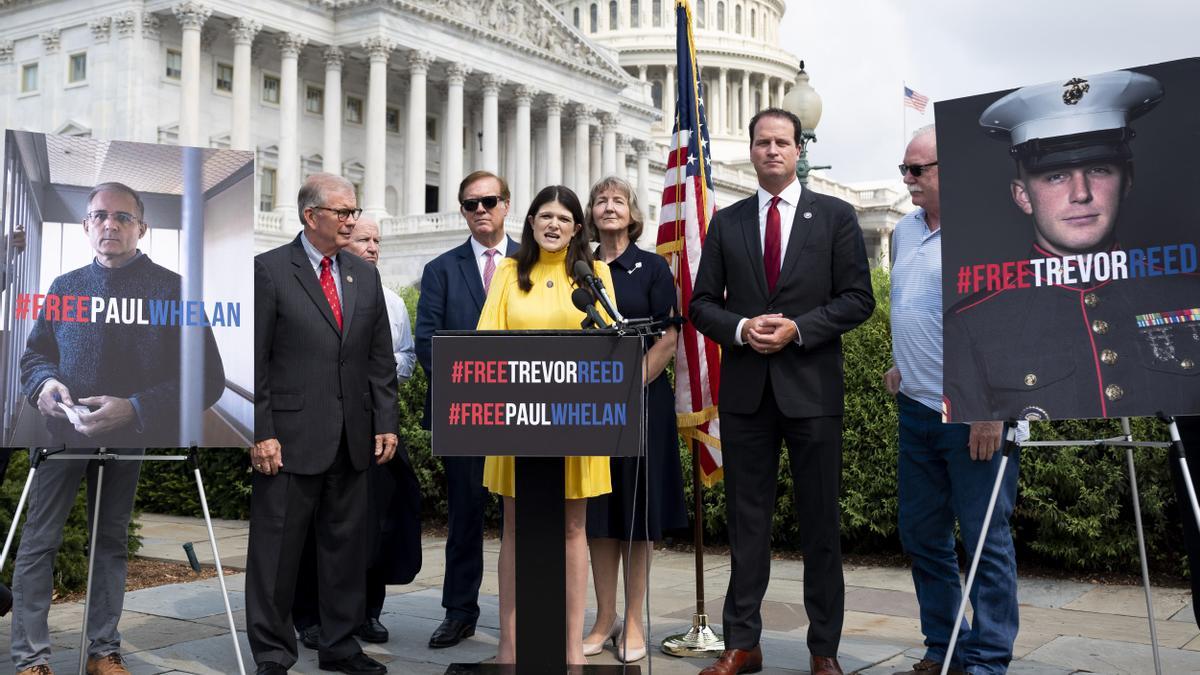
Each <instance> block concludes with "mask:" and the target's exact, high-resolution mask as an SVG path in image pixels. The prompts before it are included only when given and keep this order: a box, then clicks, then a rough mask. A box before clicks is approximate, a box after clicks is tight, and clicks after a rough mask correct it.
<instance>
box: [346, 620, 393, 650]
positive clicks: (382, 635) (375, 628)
mask: <svg viewBox="0 0 1200 675" xmlns="http://www.w3.org/2000/svg"><path fill="white" fill-rule="evenodd" d="M354 634H355V635H357V636H358V637H360V638H362V639H364V640H366V641H367V642H374V643H376V644H378V643H381V642H387V641H388V630H387V628H384V627H383V624H382V623H379V619H376V618H375V617H373V616H371V617H367V620H366V621H364V622H363V625H361V626H359V627H358V630H357V631H355V633H354Z"/></svg>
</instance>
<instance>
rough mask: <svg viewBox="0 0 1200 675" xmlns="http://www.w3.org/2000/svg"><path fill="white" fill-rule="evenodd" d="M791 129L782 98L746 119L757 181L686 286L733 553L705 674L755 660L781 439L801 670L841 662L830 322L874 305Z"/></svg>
mask: <svg viewBox="0 0 1200 675" xmlns="http://www.w3.org/2000/svg"><path fill="white" fill-rule="evenodd" d="M800 141H801V137H800V120H799V119H797V118H796V116H795V115H793V114H792V113H789V112H787V111H785V110H781V109H779V108H768V109H766V110H763V111H762V112H760V113H758V114H757V115H755V116H754V118H753V119H752V120H751V121H750V161H751V163H752V164H753V165H754V170H755V172H756V173H757V174H758V184H759V189H758V192H757V194H755V195H753V196H751V197H749V198H747V199H743V200H742V201H740V202H737V203H736V204H733V205H732V206H729V207H727V208H725V209H722V210H720V211H719V212H717V215H716V217H715V218H714V219H713V222H712V225H711V226H710V227H709V230H708V236H707V239H706V240H705V242H704V249H703V251H702V254H701V258H700V269H699V272H698V273H697V276H696V285H695V290H694V293H693V295H692V302H691V306H690V310H691V319H692V323H693V324H695V326H696V329H697V330H699V331H700V332H701V333H703V334H704V335H705V336H707V337H708V338H709V339H711V340H715V341H716V342H718V343H719V344H720V345H721V346H722V359H721V392H720V401H719V403H718V410H719V411H720V416H721V437H722V445H723V450H724V452H723V455H724V469H725V494H726V497H725V499H726V517H727V520H728V528H729V543H730V547H731V553H732V559H733V567H732V570H731V572H730V577H729V590H728V591H727V593H726V595H725V609H724V613H723V619H722V630H723V632H724V634H725V647H726V649H725V652H724V653H723V654H722V655H721V658H720V659H719V660H718V661H717V662H716V663H714V664H713V665H711V666H709V667H708V668H705V669H704V670H703V671H701V673H702V675H734V674H736V673H750V672H758V671H759V670H760V669H761V668H762V650H761V649H760V647H759V644H758V643H759V638H760V637H761V635H762V614H761V606H762V600H763V597H764V596H765V595H766V591H767V582H768V581H769V580H770V566H771V548H770V545H771V521H772V515H773V513H774V510H775V489H776V476H777V474H778V471H779V450H780V443H781V442H782V441H786V442H787V448H788V459H789V462H790V466H791V471H792V483H793V486H794V488H795V500H794V501H795V504H796V510H797V516H798V517H799V523H800V534H801V541H802V542H803V544H802V546H803V552H804V608H805V611H806V612H807V613H808V619H809V628H808V648H809V652H810V654H811V662H810V670H811V671H812V673H814V675H834V674H838V675H840V673H841V672H842V669H841V666H839V665H838V661H837V651H838V643H839V641H840V639H841V632H842V614H843V608H844V604H845V602H844V598H845V582H844V581H843V578H842V557H841V543H840V539H839V537H840V517H841V514H840V512H839V509H838V494H839V492H840V483H841V469H842V399H843V374H842V345H841V336H842V334H843V333H845V332H847V331H849V330H851V329H853V328H854V327H856V326H858V325H859V324H861V323H862V322H863V321H865V320H866V319H867V318H868V317H869V316H870V315H871V312H872V311H873V310H874V309H875V298H874V295H873V294H872V292H871V273H870V268H869V266H868V264H867V255H866V247H865V245H864V244H863V235H862V230H861V229H860V228H859V225H858V219H857V217H856V216H855V213H854V209H853V208H852V207H851V206H850V205H849V204H847V203H846V202H843V201H841V200H839V199H834V198H832V197H827V196H825V195H820V194H817V193H815V192H812V191H810V190H809V189H808V188H807V187H805V186H802V185H801V184H800V182H799V181H798V180H797V179H796V163H797V162H798V161H799V159H800Z"/></svg>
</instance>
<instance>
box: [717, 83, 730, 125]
mask: <svg viewBox="0 0 1200 675" xmlns="http://www.w3.org/2000/svg"><path fill="white" fill-rule="evenodd" d="M718 72H719V73H720V75H719V76H718V80H717V92H718V93H717V96H719V97H720V105H719V106H717V109H718V116H717V123H716V124H715V125H714V126H715V127H716V129H717V131H719V132H721V133H722V134H725V133H728V130H729V98H730V96H729V69H728V68H721V69H720V70H719V71H718Z"/></svg>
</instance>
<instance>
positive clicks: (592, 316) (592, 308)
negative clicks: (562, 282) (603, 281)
mask: <svg viewBox="0 0 1200 675" xmlns="http://www.w3.org/2000/svg"><path fill="white" fill-rule="evenodd" d="M571 302H572V303H574V304H575V308H576V309H578V310H579V311H581V312H583V313H584V314H587V318H586V319H584V320H583V321H580V322H579V327H580V328H591V327H596V328H604V319H602V318H600V312H597V311H596V305H595V304H594V302H595V301H594V300H593V298H592V294H591V293H589V292H588V289H586V288H583V287H580V288H576V289H575V291H574V292H573V293H571Z"/></svg>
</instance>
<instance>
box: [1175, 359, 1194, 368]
mask: <svg viewBox="0 0 1200 675" xmlns="http://www.w3.org/2000/svg"><path fill="white" fill-rule="evenodd" d="M1179 367H1180V368H1183V369H1184V370H1191V369H1192V368H1195V367H1196V362H1195V361H1193V360H1191V359H1184V360H1182V361H1180V362H1179Z"/></svg>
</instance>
